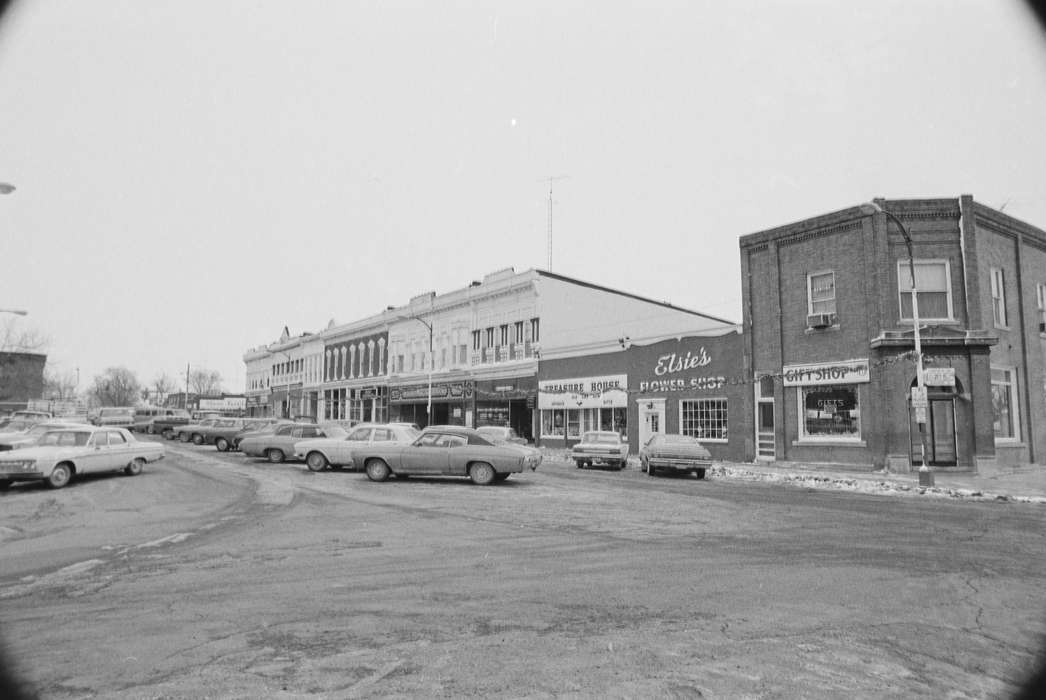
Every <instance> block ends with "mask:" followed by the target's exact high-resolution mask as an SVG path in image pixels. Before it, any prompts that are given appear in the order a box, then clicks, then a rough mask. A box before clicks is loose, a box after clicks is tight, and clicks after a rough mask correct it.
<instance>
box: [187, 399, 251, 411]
mask: <svg viewBox="0 0 1046 700" xmlns="http://www.w3.org/2000/svg"><path fill="white" fill-rule="evenodd" d="M246 407H247V397H246V396H226V397H225V398H221V399H200V403H199V408H200V410H208V411H237V410H240V409H243V408H246Z"/></svg>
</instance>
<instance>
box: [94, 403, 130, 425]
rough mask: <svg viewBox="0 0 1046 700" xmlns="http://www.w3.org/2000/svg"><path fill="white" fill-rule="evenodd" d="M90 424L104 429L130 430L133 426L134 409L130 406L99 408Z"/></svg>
mask: <svg viewBox="0 0 1046 700" xmlns="http://www.w3.org/2000/svg"><path fill="white" fill-rule="evenodd" d="M91 422H92V423H94V424H95V425H104V426H106V427H113V428H130V427H131V426H132V425H134V409H133V408H131V407H130V406H111V407H106V408H100V409H98V415H97V416H95V418H94V419H93V420H92V421H91Z"/></svg>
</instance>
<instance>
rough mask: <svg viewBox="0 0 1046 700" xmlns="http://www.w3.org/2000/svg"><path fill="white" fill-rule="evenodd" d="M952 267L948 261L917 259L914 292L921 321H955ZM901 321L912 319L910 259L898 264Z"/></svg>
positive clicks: (900, 261) (899, 261)
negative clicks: (953, 319)
mask: <svg viewBox="0 0 1046 700" xmlns="http://www.w3.org/2000/svg"><path fill="white" fill-rule="evenodd" d="M951 278H952V276H951V267H950V266H949V264H948V261H947V260H916V261H915V289H916V296H917V298H918V301H919V320H920V321H950V320H952V285H951ZM897 295H898V297H899V302H900V308H901V319H902V320H908V321H910V320H912V274H911V267H910V266H909V263H908V261H907V260H898V261H897Z"/></svg>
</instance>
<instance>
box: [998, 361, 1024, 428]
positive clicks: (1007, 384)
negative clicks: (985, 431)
mask: <svg viewBox="0 0 1046 700" xmlns="http://www.w3.org/2000/svg"><path fill="white" fill-rule="evenodd" d="M991 377H992V412H993V413H994V415H995V426H994V427H995V441H996V442H1018V441H1020V439H1021V422H1020V419H1019V418H1018V413H1017V371H1016V370H1014V369H1010V368H1005V367H992V368H991Z"/></svg>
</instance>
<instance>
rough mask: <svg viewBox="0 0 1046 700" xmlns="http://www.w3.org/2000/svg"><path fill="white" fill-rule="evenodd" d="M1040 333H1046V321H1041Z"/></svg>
mask: <svg viewBox="0 0 1046 700" xmlns="http://www.w3.org/2000/svg"><path fill="white" fill-rule="evenodd" d="M1039 332H1040V333H1046V321H1039Z"/></svg>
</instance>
